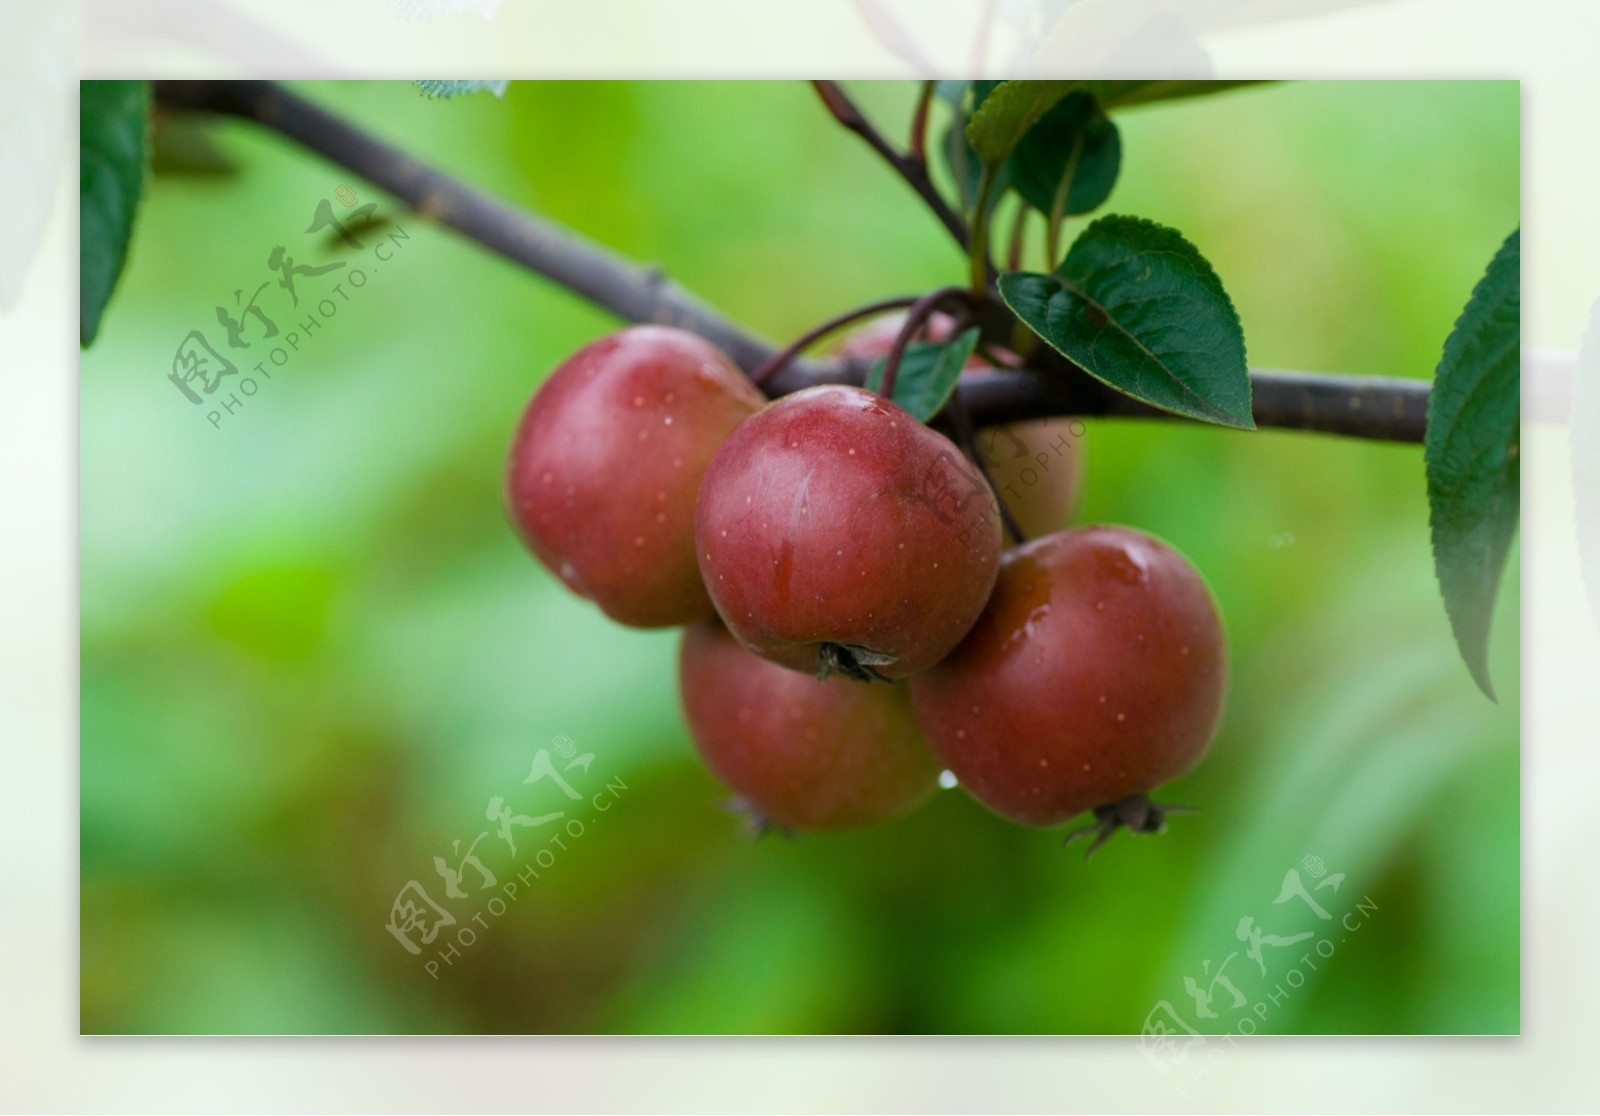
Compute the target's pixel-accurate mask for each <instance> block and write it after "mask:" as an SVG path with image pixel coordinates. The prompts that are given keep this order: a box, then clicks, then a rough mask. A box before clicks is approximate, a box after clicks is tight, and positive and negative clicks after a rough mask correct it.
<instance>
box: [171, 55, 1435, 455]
mask: <svg viewBox="0 0 1600 1116" xmlns="http://www.w3.org/2000/svg"><path fill="white" fill-rule="evenodd" d="M155 91H156V97H157V99H158V100H159V101H160V103H161V104H162V105H164V106H166V107H168V108H173V109H187V110H194V111H205V112H214V113H220V114H224V115H230V116H236V117H241V118H244V119H247V120H251V121H254V122H256V123H258V124H260V125H262V126H263V127H266V128H271V129H273V130H274V131H277V132H279V133H281V134H283V135H284V136H286V137H288V138H289V139H292V140H294V141H295V142H296V143H299V144H301V145H302V146H304V147H306V148H308V149H309V150H311V151H314V152H316V153H318V154H320V155H322V156H323V157H324V158H326V159H328V160H329V161H330V162H332V163H334V164H335V165H337V166H341V167H343V168H345V169H347V170H349V171H351V172H352V173H354V174H358V175H360V176H361V177H363V178H365V179H367V180H368V181H369V182H372V183H373V184H375V185H377V186H379V187H381V188H383V189H384V190H386V191H387V192H389V193H390V194H392V195H394V196H395V197H396V198H398V199H399V200H401V201H402V202H404V203H406V204H407V205H409V206H410V207H411V208H412V209H414V210H416V211H417V212H418V213H420V214H422V215H423V216H426V217H429V218H432V219H433V220H436V221H438V222H439V223H440V224H443V225H446V226H448V227H450V228H453V229H455V230H456V231H457V232H460V233H461V234H462V235H463V236H466V237H467V238H469V239H471V240H473V241H476V242H477V243H479V244H481V245H483V246H484V247H486V248H488V249H490V250H491V251H494V252H497V253H499V254H500V255H502V256H504V257H506V258H507V259H509V260H512V261H513V262H515V263H518V264H521V265H522V266H524V267H526V268H528V269H529V270H531V271H534V272H536V273H538V274H540V275H543V276H544V277H546V278H548V279H550V280H552V281H553V282H556V283H558V284H560V285H561V286H563V287H566V288H567V289H569V290H571V291H573V292H574V293H576V294H578V295H581V296H582V297H584V298H586V299H588V300H589V301H591V302H593V303H595V304H597V305H599V306H602V307H605V308H606V309H608V310H610V311H612V312H613V313H615V314H616V315H617V316H618V317H621V318H623V319H626V320H628V321H632V322H657V323H661V324H664V325H672V326H676V327H678V328H681V329H685V330H689V331H690V332H693V333H698V334H700V335H701V336H702V337H705V338H706V339H707V340H709V341H711V342H712V343H713V344H715V345H716V346H717V347H719V348H720V349H722V350H723V351H724V352H725V353H727V354H728V356H729V357H730V358H731V359H732V360H733V361H734V362H735V363H736V364H738V365H739V366H740V367H741V368H743V369H745V370H746V371H747V372H749V371H752V370H754V369H756V368H758V367H760V366H761V365H762V364H763V363H764V362H766V361H767V360H768V359H769V358H770V357H771V356H772V355H773V352H774V349H773V346H772V345H770V344H769V343H767V342H766V341H765V340H763V339H762V338H760V337H757V336H755V335H754V334H752V333H750V332H749V331H748V330H746V329H744V328H743V327H741V326H739V325H737V324H735V323H733V322H731V321H729V320H728V319H727V318H726V317H724V316H723V315H722V314H720V313H718V312H717V311H716V310H715V309H714V308H712V307H710V306H708V305H706V304H705V303H704V302H701V301H700V300H699V299H698V298H696V297H695V296H694V295H693V294H692V293H690V292H689V291H686V290H684V289H683V288H682V287H680V286H679V285H678V284H676V283H674V282H672V281H671V280H670V279H669V278H668V277H667V276H666V274H665V273H664V272H663V271H662V270H661V269H660V268H650V267H644V266H641V265H639V264H636V263H633V262H632V261H629V260H627V259H626V258H624V257H623V256H621V255H619V254H617V253H615V252H612V251H611V250H609V249H607V248H605V247H603V246H601V245H598V244H595V243H594V242H592V241H589V240H587V239H585V238H584V237H582V236H579V235H578V234H576V233H574V232H571V231H570V230H567V229H564V228H562V227H561V226H559V225H557V224H555V223H553V222H550V221H546V220H544V219H542V218H539V217H537V216H534V215H532V214H530V213H527V212H525V211H523V210H520V209H517V208H516V207H514V206H511V205H508V204H506V203H505V202H503V201H500V200H498V199H496V198H494V197H491V196H489V195H488V194H485V193H482V192H481V191H478V190H474V189H473V188H471V187H470V186H466V185H464V184H462V183H460V182H458V181H456V180H455V179H453V178H451V177H450V176H448V175H446V174H444V173H443V172H441V171H437V170H434V169H433V168H431V167H428V166H426V165H424V164H422V163H420V162H418V161H417V160H415V159H413V158H411V157H410V156H409V155H407V154H405V153H404V152H402V151H400V150H398V149H397V148H394V147H392V146H390V145H389V144H386V143H384V142H383V141H381V140H379V139H376V138H375V137H373V136H370V135H368V134H367V133H365V132H363V131H361V130H360V129H358V128H356V127H354V126H353V125H351V124H348V123H346V122H345V121H343V120H340V119H339V118H338V117H335V116H333V115H332V114H330V113H328V112H325V111H324V110H322V109H320V108H318V107H317V106H315V105H313V104H311V103H310V102H309V101H306V100H305V99H304V98H301V97H299V96H297V95H296V94H294V93H291V92H289V91H288V90H286V89H283V88H282V87H280V86H278V85H276V84H274V83H272V82H263V81H237V82H230V81H158V82H156V83H155ZM983 324H984V336H985V339H986V340H990V341H992V342H993V343H996V344H999V345H1001V346H1002V347H1004V346H1006V345H1007V344H1008V342H1009V340H1010V329H1011V326H1012V325H1013V324H1014V322H1013V319H1012V318H1011V316H1010V313H1009V311H1007V310H1006V308H1005V307H1004V306H1002V305H999V304H998V303H992V304H990V305H989V306H988V307H987V308H986V313H985V315H984V323H983ZM991 335H992V336H991ZM1038 350H1039V351H1038V354H1037V355H1036V356H1035V357H1034V358H1032V359H1031V360H1030V363H1034V364H1037V365H1039V367H1036V368H1019V369H994V370H990V371H984V372H974V373H968V374H965V375H963V376H962V382H961V387H960V393H961V398H962V401H963V402H964V403H965V404H966V409H967V412H968V413H969V414H970V415H971V417H972V421H973V422H974V423H976V424H978V425H980V426H992V425H995V424H997V423H1005V422H1015V421H1019V420H1022V419H1029V418H1043V417H1047V416H1052V415H1080V416H1096V415H1110V416H1122V417H1137V418H1162V419H1172V418H1173V417H1174V416H1172V415H1170V414H1167V413H1166V412H1163V411H1159V410H1156V409H1155V408H1152V407H1148V406H1146V405H1145V404H1142V403H1139V402H1138V401H1136V400H1133V399H1130V398H1128V397H1127V396H1125V395H1122V394H1121V393H1120V392H1117V391H1115V390H1113V389H1112V388H1110V387H1107V386H1106V385H1104V384H1102V383H1100V382H1099V381H1098V380H1095V379H1093V378H1091V377H1090V376H1089V375H1088V374H1087V373H1085V372H1083V371H1082V370H1081V369H1078V368H1077V367H1076V366H1074V365H1072V364H1070V363H1069V362H1067V361H1066V360H1064V359H1063V358H1061V357H1060V356H1059V355H1058V354H1056V353H1054V352H1053V350H1050V349H1049V348H1048V347H1047V346H1044V345H1040V346H1038ZM865 371H866V366H865V363H864V362H859V361H858V362H844V361H829V362H817V361H806V362H798V361H797V362H795V363H792V364H790V365H789V366H788V367H786V368H784V369H783V370H782V371H781V372H779V373H778V374H776V375H774V376H773V378H772V380H771V382H770V383H768V384H767V385H766V391H767V393H768V394H769V395H774V396H776V395H784V394H787V393H789V392H793V391H798V390H800V389H801V388H803V387H809V386H811V385H812V384H817V383H851V382H854V383H860V382H861V379H862V377H863V375H864V374H865ZM1251 382H1252V385H1253V387H1254V399H1255V405H1254V413H1255V420H1256V424H1257V425H1258V426H1263V427H1281V428H1285V429H1293V430H1311V431H1319V432H1322V433H1328V434H1345V435H1351V436H1354V437H1361V438H1370V439H1378V440H1383V441H1395V442H1420V441H1422V435H1423V429H1424V423H1425V419H1426V413H1427V401H1428V385H1427V384H1426V383H1423V382H1421V381H1417V380H1403V379H1390V378H1383V377H1369V376H1361V377H1356V376H1330V375H1320V374H1312V373H1304V372H1278V371H1263V370H1255V371H1252V373H1251Z"/></svg>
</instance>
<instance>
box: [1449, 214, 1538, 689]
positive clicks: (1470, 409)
mask: <svg viewBox="0 0 1600 1116" xmlns="http://www.w3.org/2000/svg"><path fill="white" fill-rule="evenodd" d="M1521 262H1522V250H1521V230H1520V229H1519V230H1517V231H1516V232H1513V233H1512V234H1511V236H1510V237H1509V238H1507V240H1506V242H1505V243H1504V244H1503V245H1501V247H1500V251H1498V252H1497V253H1495V257H1494V259H1493V260H1492V261H1490V263H1489V269H1488V271H1486V272H1485V273H1484V276H1483V278H1482V279H1480V280H1479V281H1478V285H1477V286H1476V287H1474V288H1473V290H1472V297H1471V299H1469V300H1468V302H1467V305H1466V309H1464V310H1462V312H1461V317H1459V318H1458V319H1456V324H1455V328H1454V329H1453V330H1451V331H1450V337H1449V339H1448V340H1446V341H1445V343H1444V357H1443V358H1442V359H1441V360H1440V361H1439V368H1438V371H1437V372H1435V373H1434V379H1433V391H1432V393H1431V394H1430V395H1429V397H1428V431H1427V435H1426V445H1425V458H1426V462H1427V472H1428V521H1429V525H1430V526H1431V528H1432V531H1433V565H1434V570H1435V571H1436V572H1437V574H1438V576H1439V587H1440V589H1441V590H1442V591H1443V593H1444V606H1445V611H1446V612H1447V613H1448V614H1449V616H1450V627H1451V629H1452V630H1453V631H1454V632H1455V637H1456V646H1458V647H1459V648H1460V649H1461V657H1462V659H1464V660H1465V661H1466V664H1467V669H1468V670H1470V671H1471V672H1472V677H1473V679H1474V681H1476V682H1477V683H1478V688H1479V689H1481V690H1482V691H1483V692H1484V693H1485V694H1487V695H1488V696H1489V697H1491V698H1493V697H1494V696H1495V695H1494V687H1493V685H1492V684H1491V683H1490V680H1489V624H1490V621H1491V620H1492V618H1493V614H1494V601H1495V596H1496V594H1497V592H1498V590H1499V587H1500V576H1501V574H1502V573H1503V572H1504V570H1505V564H1506V555H1507V553H1508V552H1509V551H1510V549H1511V537H1512V535H1514V534H1515V533H1516V528H1517V513H1518V481H1519V475H1520V472H1521V469H1520V465H1519V457H1520V452H1519V445H1518V437H1519V435H1518V429H1519V420H1520V417H1521V402H1520V395H1521V386H1522V373H1521V345H1522V275H1521Z"/></svg>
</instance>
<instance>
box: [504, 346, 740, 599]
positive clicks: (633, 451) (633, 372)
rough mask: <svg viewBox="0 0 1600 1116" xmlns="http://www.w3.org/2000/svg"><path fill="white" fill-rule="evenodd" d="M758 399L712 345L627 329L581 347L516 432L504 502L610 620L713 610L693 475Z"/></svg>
mask: <svg viewBox="0 0 1600 1116" xmlns="http://www.w3.org/2000/svg"><path fill="white" fill-rule="evenodd" d="M764 402H765V398H764V397H763V396H762V395H761V393H760V392H759V391H757V390H756V389H755V387H754V386H752V385H751V383H750V381H749V380H748V379H747V378H746V377H745V376H744V375H743V374H742V373H741V372H740V371H739V369H738V368H736V367H735V366H734V365H733V364H732V362H730V361H729V360H728V358H727V357H725V356H724V355H723V354H722V352H721V351H720V350H718V349H717V348H716V347H715V346H713V345H711V344H710V343H709V342H707V341H704V340H702V339H701V338H699V337H697V336H695V335H694V334H692V333H685V332H683V331H682V330H676V329H668V328H665V327H661V326H634V327H631V328H628V329H623V330H620V331H618V332H616V333H613V334H610V335H608V336H606V337H602V338H600V339H599V340H597V341H594V342H592V343H591V344H588V345H585V346H584V347H583V348H582V349H580V350H578V352H577V353H575V354H573V356H571V357H570V358H569V359H568V360H566V361H565V362H564V363H563V364H562V365H561V367H559V368H557V369H556V371H555V372H554V373H552V374H551V375H550V377H549V379H547V380H546V381H545V382H544V383H543V384H542V385H541V386H540V388H539V390H538V392H537V393H536V394H535V395H534V397H533V399H532V401H531V402H530V403H529V404H528V407H527V409H526V410H525V411H524V412H523V415H522V421H521V422H520V424H519V425H518V427H517V431H516V435H515V437H514V438H513V441H512V445H511V454H510V458H509V461H508V463H507V469H506V507H507V510H508V512H509V514H510V516H511V520H512V523H513V524H514V525H515V527H516V529H517V532H518V534H519V535H520V536H521V537H522V539H523V541H524V542H525V543H526V544H527V546H528V548H529V549H530V550H531V551H532V552H533V553H534V555H536V556H537V557H538V558H539V560H540V561H541V562H543V563H544V564H545V565H546V566H547V567H549V569H550V570H551V571H552V572H553V573H555V574H556V576H558V577H559V578H561V580H562V581H563V582H565V583H566V585H567V586H568V587H569V588H570V589H572V590H573V592H575V593H577V594H579V595H580V596H582V597H586V598H588V599H589V600H591V601H593V602H595V603H596V604H597V605H599V606H600V607H601V608H602V609H603V610H604V611H605V613H606V615H608V616H610V617H611V618H612V619H613V620H616V621H618V622H619V623H623V624H629V625H632V626H634V627H640V628H660V627H672V626H675V625H678V624H684V623H688V622H690V621H692V620H696V619H699V618H700V617H703V616H708V615H710V614H711V611H712V609H711V599H710V597H708V596H707V595H706V591H705V587H704V586H703V585H702V584H701V581H700V570H699V566H698V563H697V562H696V560H695V553H694V504H695V496H696V493H697V491H698V489H699V487H700V478H701V477H702V476H703V475H704V473H705V469H706V465H707V464H708V463H709V462H710V460H711V457H712V455H713V454H714V453H715V452H716V450H717V447H718V446H719V445H721V444H722V440H723V439H724V438H726V437H727V436H728V434H729V433H730V432H731V431H732V430H733V429H734V427H736V426H737V425H738V424H739V423H740V422H741V421H743V420H744V419H746V418H748V417H749V416H750V415H752V414H754V413H755V412H756V411H757V410H758V409H759V408H760V407H761V406H762V404H763V403H764Z"/></svg>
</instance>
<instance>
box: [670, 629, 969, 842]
mask: <svg viewBox="0 0 1600 1116" xmlns="http://www.w3.org/2000/svg"><path fill="white" fill-rule="evenodd" d="M678 680H679V690H680V693H681V695H682V698H683V708H684V713H685V715H686V716H687V718H688V722H689V730H690V733H691V734H692V736H693V738H694V741H695V747H696V749H697V750H698V751H699V753H700V757H701V759H702V760H704V761H705V764H706V766H707V767H708V768H710V769H711V772H712V774H714V775H715V776H716V777H717V778H718V779H719V780H721V781H722V782H723V783H724V784H725V785H726V786H728V787H729V788H730V789H732V790H733V791H735V792H737V793H738V794H739V795H740V796H741V797H743V798H744V799H745V800H746V802H747V803H748V804H749V805H750V806H751V807H753V808H754V809H755V810H756V811H757V812H758V813H759V814H760V816H761V817H762V818H763V819H764V820H766V821H770V822H772V823H775V824H777V825H779V826H781V827H783V828H784V829H791V830H828V829H842V828H848V827H853V826H864V825H872V824H874V823H876V822H881V821H885V820H887V819H889V818H892V817H894V816H896V815H898V814H902V813H905V812H906V811H908V810H910V809H911V808H912V807H914V806H917V805H918V804H920V803H921V802H922V801H923V800H925V799H926V798H927V797H928V796H929V795H930V794H932V793H933V790H934V787H935V785H936V783H937V781H938V773H939V767H938V765H937V764H936V763H935V762H934V759H933V755H932V753H930V752H929V751H928V748H927V745H926V744H924V743H923V742H922V737H921V735H920V734H919V733H918V732H917V726H916V722H915V721H914V720H913V719H912V716H911V702H910V699H909V698H908V697H907V696H906V691H905V687H904V686H903V685H892V686H885V685H870V686H869V685H864V684H862V683H860V682H854V681H851V680H850V679H847V678H830V679H828V680H827V681H822V682H819V681H818V680H817V679H815V678H807V677H806V676H805V675H803V674H799V673H797V672H795V671H792V670H787V669H785V668H784V667H781V666H777V665H776V664H774V663H769V662H767V661H766V660H765V659H762V658H759V657H758V656H756V655H752V654H751V653H750V652H748V651H746V650H745V649H744V648H743V647H741V646H739V642H738V641H737V640H735V639H734V638H733V636H732V635H730V634H729V633H728V631H727V629H726V628H724V627H723V626H722V625H721V624H720V623H718V622H717V621H716V620H704V621H701V622H700V623H697V624H694V625H692V626H691V627H690V628H688V630H686V631H685V632H684V636H683V645H682V649H681V651H680V653H679V673H678Z"/></svg>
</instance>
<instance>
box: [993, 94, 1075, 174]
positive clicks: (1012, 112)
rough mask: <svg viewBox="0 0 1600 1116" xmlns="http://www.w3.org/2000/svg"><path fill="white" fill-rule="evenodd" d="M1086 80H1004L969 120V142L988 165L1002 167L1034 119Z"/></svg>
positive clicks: (1031, 125)
mask: <svg viewBox="0 0 1600 1116" xmlns="http://www.w3.org/2000/svg"><path fill="white" fill-rule="evenodd" d="M1082 84H1083V83H1082V82H1078V81H1002V82H1001V83H1000V84H999V85H997V86H995V88H994V90H993V91H992V92H991V93H990V94H989V95H988V97H986V98H985V99H984V101H983V103H982V104H981V105H979V106H978V107H977V109H976V110H975V111H974V112H973V114H972V119H971V120H969V121H967V127H966V133H967V141H968V142H969V143H971V144H972V149H973V150H974V151H976V152H977V153H978V158H979V159H980V160H982V161H983V164H984V166H989V167H998V166H999V165H1000V164H1001V163H1003V162H1005V159H1006V156H1008V155H1010V154H1011V149H1012V148H1014V147H1016V145H1017V142H1018V141H1019V140H1020V139H1022V137H1023V136H1024V135H1026V134H1027V131H1028V129H1029V128H1031V127H1033V124H1034V121H1036V120H1038V119H1039V118H1040V117H1041V116H1043V115H1044V114H1045V113H1047V112H1049V111H1050V110H1051V109H1052V108H1054V107H1055V106H1056V105H1057V103H1059V102H1060V101H1062V100H1063V99H1065V98H1066V96H1067V95H1068V94H1069V93H1071V92H1073V90H1075V89H1077V88H1078V87H1079V86H1081V85H1082Z"/></svg>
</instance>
